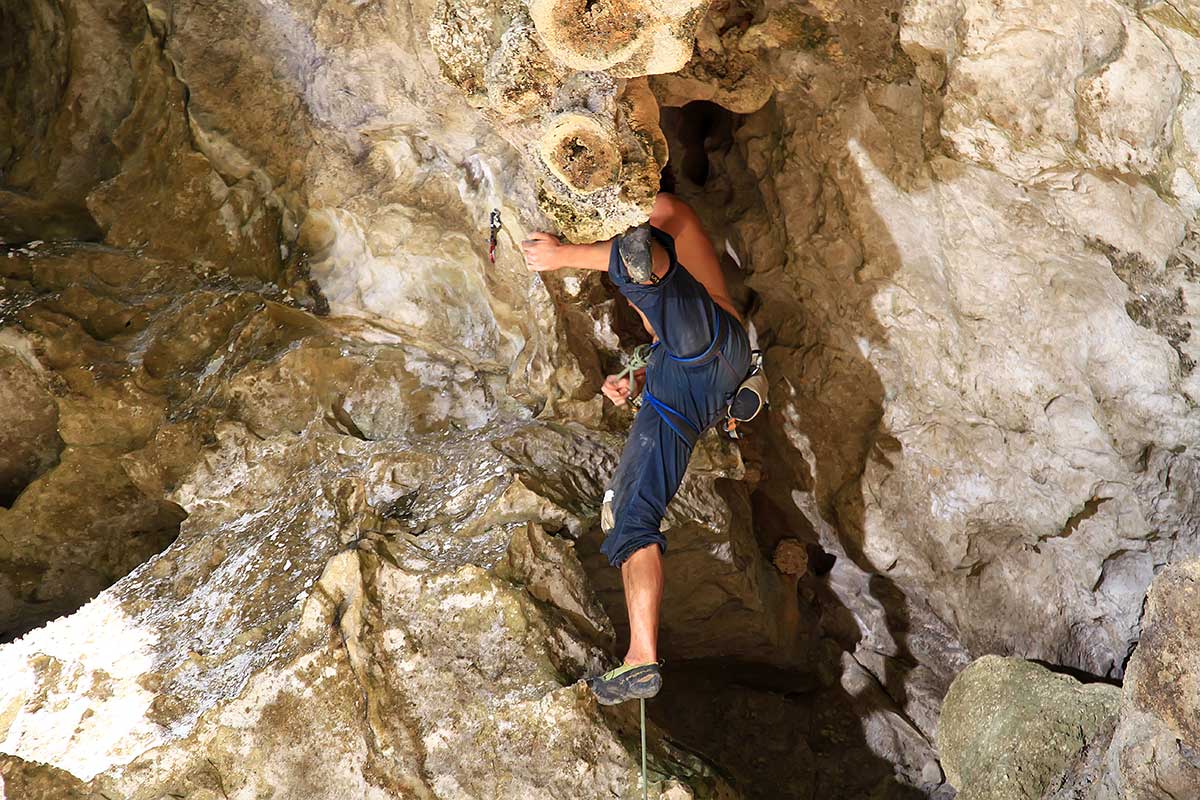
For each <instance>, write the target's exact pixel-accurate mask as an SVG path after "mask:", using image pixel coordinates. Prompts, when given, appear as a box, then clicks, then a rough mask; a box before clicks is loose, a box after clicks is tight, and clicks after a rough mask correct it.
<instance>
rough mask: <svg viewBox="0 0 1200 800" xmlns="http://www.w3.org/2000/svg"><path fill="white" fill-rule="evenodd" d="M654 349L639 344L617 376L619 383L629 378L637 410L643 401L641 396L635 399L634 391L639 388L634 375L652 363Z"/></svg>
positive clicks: (632, 398) (632, 397) (630, 389)
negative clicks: (651, 355) (651, 352)
mask: <svg viewBox="0 0 1200 800" xmlns="http://www.w3.org/2000/svg"><path fill="white" fill-rule="evenodd" d="M653 349H654V345H652V344H639V345H638V346H637V347H635V348H633V351H632V352H630V354H629V355H628V356H626V358H625V369H624V370H622V371H621V374H620V375H618V376H617V380H618V381H620V380H621V379H622V378H624V377H626V376H628V378H629V394H630V398H631V402H632V403H633V405H634V407H635V408H636V407H638V406H640V405H641V403H642V400H641V397H640V396H639V397H634V390H635V389H636V388H637V381H636V380H635V379H634V377H633V374H634V373H635V372H637V371H638V370H639V369H642V368H644V367H645V366H646V365H647V364H649V363H650V351H651V350H653Z"/></svg>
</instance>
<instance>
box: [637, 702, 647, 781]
mask: <svg viewBox="0 0 1200 800" xmlns="http://www.w3.org/2000/svg"><path fill="white" fill-rule="evenodd" d="M638 703H639V704H640V705H641V707H642V800H646V699H645V698H641V699H640V700H638Z"/></svg>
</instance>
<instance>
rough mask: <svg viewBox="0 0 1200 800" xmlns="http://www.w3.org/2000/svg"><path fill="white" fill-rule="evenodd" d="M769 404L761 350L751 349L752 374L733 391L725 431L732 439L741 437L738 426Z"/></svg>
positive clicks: (727, 409)
mask: <svg viewBox="0 0 1200 800" xmlns="http://www.w3.org/2000/svg"><path fill="white" fill-rule="evenodd" d="M767 405H768V400H767V375H766V373H765V372H763V355H762V351H761V350H751V351H750V374H749V375H747V376H746V379H745V380H744V381H742V382H741V384H740V385H739V386H738V387H737V389H735V390H734V392H733V399H732V400H731V401H729V405H728V406H727V407H726V409H725V426H724V430H725V433H726V434H728V436H729V438H730V439H740V438H741V435H740V434H739V433H738V430H737V426H738V425H739V424H741V423H743V422H749V421H750V420H752V419H754V418H755V417H757V416H758V415H759V414H760V413H761V412H762V410H763V409H764V408H766V407H767Z"/></svg>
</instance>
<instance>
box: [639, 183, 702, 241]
mask: <svg viewBox="0 0 1200 800" xmlns="http://www.w3.org/2000/svg"><path fill="white" fill-rule="evenodd" d="M650 224H651V225H653V226H654V227H656V228H661V229H662V230H664V231H666V232H667V233H669V234H671V235H672V236H675V237H678V236H679V233H680V232H681V231H682V230H683V229H685V228H687V227H689V226H691V225H699V224H700V220H699V218H698V217H697V216H696V212H695V211H692V207H691V206H689V205H688V204H687V203H685V202H684V201H683V200H682V199H681V198H679V197H676V196H675V195H673V194H671V193H669V192H659V193H658V196H657V197H655V198H654V208H653V209H651V211H650Z"/></svg>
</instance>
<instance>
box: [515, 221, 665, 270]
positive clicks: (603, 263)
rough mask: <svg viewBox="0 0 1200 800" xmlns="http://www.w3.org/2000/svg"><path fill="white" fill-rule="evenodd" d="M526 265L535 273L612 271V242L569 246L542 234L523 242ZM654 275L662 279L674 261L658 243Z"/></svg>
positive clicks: (607, 240)
mask: <svg viewBox="0 0 1200 800" xmlns="http://www.w3.org/2000/svg"><path fill="white" fill-rule="evenodd" d="M521 250H522V251H524V253H525V263H526V265H528V266H529V268H530V269H531V270H534V271H535V272H550V271H552V270H556V269H593V270H596V271H598V272H607V271H608V258H609V254H610V253H611V251H612V239H606V240H605V241H603V242H593V243H592V244H565V243H563V242H560V241H559V240H558V237H557V236H555V235H553V234H551V233H546V232H544V231H538V232H537V233H534V234H531V235H530V237H529V238H528V239H526V240H525V241H523V242H521ZM652 252H653V254H654V274H655V276H656V277H659V278H661V277H662V276H663V275H666V274H667V270H668V269H669V268H670V266H671V259H670V257H669V256H668V255H667V251H666V250H663V249H662V245H659V244H657V243H656V244H654V245H653V249H652Z"/></svg>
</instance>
